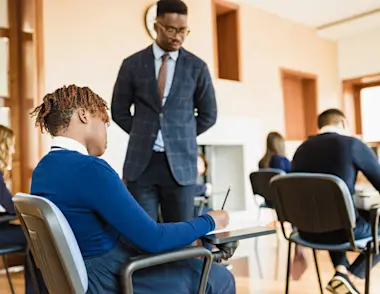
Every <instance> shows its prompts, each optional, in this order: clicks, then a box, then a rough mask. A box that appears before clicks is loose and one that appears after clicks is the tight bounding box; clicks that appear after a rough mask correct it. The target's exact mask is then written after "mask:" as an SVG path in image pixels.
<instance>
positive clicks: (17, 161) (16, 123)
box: [8, 0, 24, 193]
mask: <svg viewBox="0 0 380 294" xmlns="http://www.w3.org/2000/svg"><path fill="white" fill-rule="evenodd" d="M19 5H21V2H20V1H19V0H8V19H9V52H10V71H9V72H10V76H9V78H10V89H9V94H10V101H9V102H10V107H11V127H12V129H13V131H14V133H15V137H16V153H15V154H14V157H13V161H14V162H13V171H12V190H13V192H14V193H15V192H19V191H22V186H23V181H22V170H23V164H22V163H23V162H24V158H23V152H22V145H23V144H24V142H23V138H22V137H21V130H22V128H21V97H22V96H21V86H20V85H21V84H20V83H19V81H20V78H21V64H22V62H21V59H22V51H21V46H20V44H21V30H20V28H21V15H20V13H19V8H20V6H19Z"/></svg>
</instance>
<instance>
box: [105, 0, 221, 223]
mask: <svg viewBox="0 0 380 294" xmlns="http://www.w3.org/2000/svg"><path fill="white" fill-rule="evenodd" d="M154 28H155V31H156V32H157V39H156V41H155V42H154V43H153V44H152V45H151V46H149V47H148V48H146V49H144V50H142V51H140V52H138V53H135V54H134V55H132V56H130V57H128V58H126V59H125V60H124V61H123V63H122V65H121V68H120V71H119V74H118V77H117V80H116V84H115V87H114V92H113V97H112V105H111V112H112V118H113V120H114V121H115V122H116V123H117V124H118V125H119V126H120V127H121V128H122V129H123V130H124V131H125V132H127V133H128V134H129V136H130V138H129V144H128V151H127V156H126V160H125V163H124V169H123V178H124V179H125V181H126V182H127V186H128V189H129V190H130V192H131V194H132V195H134V197H135V198H136V200H137V201H138V202H139V204H140V205H141V206H142V207H143V208H144V209H145V210H146V212H147V213H148V214H149V215H150V216H151V217H152V218H153V219H154V220H157V219H158V206H159V205H160V206H161V212H162V217H163V220H164V222H178V221H187V220H190V219H192V218H193V199H194V195H195V184H196V178H197V141H196V137H197V136H198V135H200V134H202V133H203V132H205V131H207V130H208V129H209V128H210V127H211V126H213V125H214V124H215V122H216V117H217V106H216V100H215V92H214V88H213V85H212V81H211V76H210V73H209V70H208V68H207V65H206V63H205V62H204V61H202V60H201V59H200V58H198V57H196V56H195V55H193V54H191V53H190V52H188V51H186V50H185V49H183V48H181V46H182V43H183V42H184V40H185V38H186V36H187V35H188V34H189V32H190V31H189V28H188V26H187V6H186V4H185V3H184V2H182V1H180V0H161V1H158V3H157V20H156V23H155V25H154ZM132 105H134V114H132V113H131V106H132ZM196 112H197V115H196V114H195V113H196Z"/></svg>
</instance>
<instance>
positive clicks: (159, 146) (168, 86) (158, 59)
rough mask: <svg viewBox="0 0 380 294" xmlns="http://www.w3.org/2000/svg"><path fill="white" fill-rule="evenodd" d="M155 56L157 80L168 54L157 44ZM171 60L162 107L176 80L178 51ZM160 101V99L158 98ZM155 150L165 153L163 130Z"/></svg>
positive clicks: (154, 45)
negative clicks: (163, 57)
mask: <svg viewBox="0 0 380 294" xmlns="http://www.w3.org/2000/svg"><path fill="white" fill-rule="evenodd" d="M152 48H153V55H154V66H155V73H156V79H158V73H159V71H160V68H161V64H162V55H164V54H165V53H166V52H165V51H164V50H162V49H161V48H160V47H159V46H158V45H157V43H156V42H154V43H153V47H152ZM168 54H169V58H168V60H167V61H166V63H167V70H166V83H165V90H164V97H163V98H162V106H164V105H165V102H166V99H167V98H168V96H169V93H170V89H171V87H172V83H173V78H174V72H175V65H176V62H177V59H178V54H179V52H178V51H173V52H168ZM157 99H158V97H157ZM153 150H154V151H157V152H164V151H165V144H164V139H163V137H162V132H161V130H158V133H157V139H156V141H155V142H154V146H153Z"/></svg>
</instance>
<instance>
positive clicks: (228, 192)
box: [222, 186, 231, 210]
mask: <svg viewBox="0 0 380 294" xmlns="http://www.w3.org/2000/svg"><path fill="white" fill-rule="evenodd" d="M230 191H231V186H229V187H228V190H227V194H226V197H224V201H223V205H222V210H223V209H224V205H225V204H226V201H227V198H228V195H229V194H230Z"/></svg>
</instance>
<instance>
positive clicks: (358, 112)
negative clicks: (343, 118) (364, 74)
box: [352, 86, 363, 135]
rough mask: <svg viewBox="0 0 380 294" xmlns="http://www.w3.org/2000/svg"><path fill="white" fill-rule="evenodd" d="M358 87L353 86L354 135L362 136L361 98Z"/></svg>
mask: <svg viewBox="0 0 380 294" xmlns="http://www.w3.org/2000/svg"><path fill="white" fill-rule="evenodd" d="M360 90H361V88H360V86H353V87H352V91H353V93H352V94H353V98H354V107H355V125H356V134H358V135H362V134H363V123H362V98H361V95H360Z"/></svg>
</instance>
